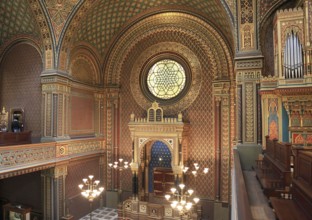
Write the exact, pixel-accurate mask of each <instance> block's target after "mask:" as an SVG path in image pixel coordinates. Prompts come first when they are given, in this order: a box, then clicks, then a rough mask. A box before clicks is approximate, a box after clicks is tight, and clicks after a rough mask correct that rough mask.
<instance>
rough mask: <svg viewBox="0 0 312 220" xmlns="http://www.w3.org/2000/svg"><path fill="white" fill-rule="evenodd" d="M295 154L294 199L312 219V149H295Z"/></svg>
mask: <svg viewBox="0 0 312 220" xmlns="http://www.w3.org/2000/svg"><path fill="white" fill-rule="evenodd" d="M293 152H294V155H295V167H294V178H293V182H292V183H293V186H292V194H293V200H294V201H295V202H296V203H297V204H298V205H299V206H300V207H301V208H302V210H303V212H304V213H305V214H306V215H307V216H309V217H310V218H311V219H312V212H311V210H312V149H298V148H294V149H293Z"/></svg>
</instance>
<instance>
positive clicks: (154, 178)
mask: <svg viewBox="0 0 312 220" xmlns="http://www.w3.org/2000/svg"><path fill="white" fill-rule="evenodd" d="M150 158H151V160H150V162H149V164H148V192H149V193H153V194H154V195H156V196H164V194H165V193H166V192H168V191H169V190H170V187H172V185H171V183H173V181H174V176H173V172H172V167H171V158H172V157H171V152H170V149H169V148H168V146H167V145H166V144H165V143H163V142H162V141H155V142H154V143H153V144H152V147H151V151H150Z"/></svg>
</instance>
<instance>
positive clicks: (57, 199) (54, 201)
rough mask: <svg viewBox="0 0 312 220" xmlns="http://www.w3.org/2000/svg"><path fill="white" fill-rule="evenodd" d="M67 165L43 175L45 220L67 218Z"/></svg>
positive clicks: (46, 171)
mask: <svg viewBox="0 0 312 220" xmlns="http://www.w3.org/2000/svg"><path fill="white" fill-rule="evenodd" d="M66 175H67V165H59V166H57V167H55V168H51V169H49V170H44V171H42V173H41V178H42V181H41V182H42V188H43V216H44V219H45V220H54V219H61V218H62V217H63V216H66V215H67V214H68V213H66V201H65V177H66Z"/></svg>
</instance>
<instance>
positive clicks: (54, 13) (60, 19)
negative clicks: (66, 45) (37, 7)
mask: <svg viewBox="0 0 312 220" xmlns="http://www.w3.org/2000/svg"><path fill="white" fill-rule="evenodd" d="M78 1H79V0H62V1H60V0H45V1H44V2H45V7H46V9H47V11H48V13H49V17H50V19H51V23H52V27H53V32H54V37H55V40H56V44H57V43H58V41H59V37H60V35H61V32H62V30H63V27H64V25H65V23H66V21H67V19H68V17H69V15H70V13H71V12H72V11H73V9H74V7H75V6H76V4H77V3H78Z"/></svg>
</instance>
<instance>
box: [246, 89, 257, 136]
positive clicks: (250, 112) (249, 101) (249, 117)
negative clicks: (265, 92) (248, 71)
mask: <svg viewBox="0 0 312 220" xmlns="http://www.w3.org/2000/svg"><path fill="white" fill-rule="evenodd" d="M253 90H254V87H253V83H246V84H245V95H246V106H245V113H246V115H245V122H246V123H245V124H246V125H245V126H246V129H245V140H246V142H253V141H254V127H255V121H254V97H253V95H252V94H254V93H253Z"/></svg>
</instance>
